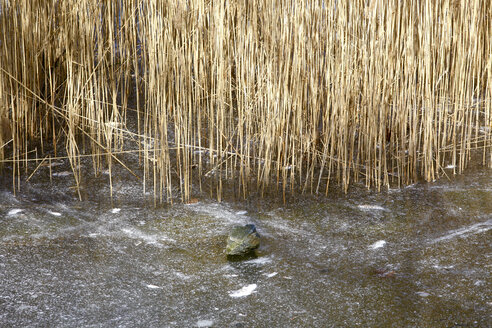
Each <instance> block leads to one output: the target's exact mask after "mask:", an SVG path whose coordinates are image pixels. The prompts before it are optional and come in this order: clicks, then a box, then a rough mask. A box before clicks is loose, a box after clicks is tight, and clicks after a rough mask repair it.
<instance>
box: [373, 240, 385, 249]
mask: <svg viewBox="0 0 492 328" xmlns="http://www.w3.org/2000/svg"><path fill="white" fill-rule="evenodd" d="M384 245H386V241H385V240H378V241H377V242H375V243H374V244H372V245H371V246H369V248H370V249H378V248H381V247H384Z"/></svg>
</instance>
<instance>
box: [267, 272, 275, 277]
mask: <svg viewBox="0 0 492 328" xmlns="http://www.w3.org/2000/svg"><path fill="white" fill-rule="evenodd" d="M277 274H278V272H272V273H267V274H266V276H267V277H268V278H272V277H275V276H276V275H277Z"/></svg>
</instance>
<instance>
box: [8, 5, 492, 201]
mask: <svg viewBox="0 0 492 328" xmlns="http://www.w3.org/2000/svg"><path fill="white" fill-rule="evenodd" d="M103 3H104V5H102V4H101V2H100V1H96V0H82V1H34V0H30V1H29V0H9V1H6V0H4V1H1V14H0V42H1V45H2V46H1V48H0V52H1V53H0V92H1V93H0V123H1V124H0V128H1V133H0V147H1V148H0V162H1V163H4V164H5V163H7V165H9V167H11V171H10V172H12V181H13V184H14V186H17V185H18V183H19V181H20V180H19V179H20V178H21V176H22V173H23V172H22V170H24V169H25V170H27V167H28V166H27V165H26V164H27V161H28V160H31V159H33V157H34V159H36V160H40V159H42V158H44V157H45V156H48V155H44V154H45V153H47V152H48V150H49V151H50V153H49V154H50V155H49V158H52V157H54V156H57V154H59V153H60V154H63V156H66V158H67V159H68V160H69V162H70V164H71V166H72V169H73V171H74V173H75V174H74V176H75V182H76V184H77V185H78V184H79V183H80V180H79V178H80V171H79V170H80V165H79V164H80V163H79V162H80V158H81V155H83V154H90V155H92V158H93V162H94V168H95V171H98V170H100V169H101V167H103V166H108V167H109V170H110V173H111V168H112V167H113V165H114V164H117V165H125V163H124V162H123V161H122V159H121V158H120V156H119V155H120V153H121V152H128V151H133V152H135V153H138V154H140V155H141V165H142V166H143V173H142V174H141V175H142V176H141V178H142V179H141V181H143V184H144V189H148V188H151V189H153V191H154V194H155V195H156V197H157V198H158V199H160V200H161V201H166V200H167V201H169V200H171V199H172V197H173V190H174V189H176V188H179V191H180V195H181V196H180V197H181V198H182V199H183V200H186V199H188V198H189V197H190V196H191V190H192V189H191V187H192V184H193V182H195V183H196V181H201V180H202V179H205V178H206V179H207V183H208V184H209V185H211V186H213V188H214V193H216V196H217V197H218V198H219V199H220V197H221V194H222V187H223V182H224V181H236V182H237V186H238V188H239V191H240V192H241V193H242V194H243V195H247V194H248V192H249V191H250V190H256V189H260V190H265V189H266V188H268V187H269V186H271V185H273V186H274V187H275V188H277V189H278V190H279V191H281V192H283V193H284V194H285V192H286V191H289V190H292V191H297V190H298V191H302V192H320V191H323V192H328V191H329V187H330V182H338V183H339V184H340V185H341V186H342V187H343V188H344V189H345V190H347V188H348V187H349V185H350V184H351V182H353V181H357V180H360V179H363V181H364V182H365V184H366V186H367V187H368V188H375V189H377V190H380V189H381V188H383V187H388V186H390V185H398V186H401V185H405V184H410V183H412V182H414V181H416V180H417V179H419V178H420V177H423V178H424V179H425V180H428V181H432V180H435V179H437V178H438V177H439V176H441V175H443V174H444V167H446V166H448V165H453V167H454V169H453V171H454V172H453V173H460V172H462V171H463V169H465V168H466V166H467V164H468V163H469V160H470V158H471V154H472V152H477V151H479V152H482V154H483V163H484V164H487V165H492V152H491V149H492V131H491V130H492V115H491V114H492V42H491V40H492V4H491V3H490V2H489V1H482V0H471V1H456V0H420V1H417V0H415V1H412V0H404V1H400V0H391V1H380V0H356V1H340V0H324V1H272V0H250V1H204V0H191V1H184V0H176V1H153V0H150V1H137V0H121V1H110V2H103ZM135 88H136V89H137V90H138V92H134V89H135ZM132 94H133V96H134V97H137V101H136V104H137V106H136V108H129V107H128V97H129V96H130V95H132ZM139 104H143V105H142V106H139ZM129 114H131V115H129ZM128 117H133V120H134V121H136V128H135V129H133V130H132V129H128V128H126V126H127V123H129V122H128ZM34 141H36V153H35V154H36V155H33V153H32V152H31V151H32V149H33V147H34V146H33V142H34ZM60 148H61V149H60ZM128 169H129V170H131V168H128ZM26 173H29V172H26ZM31 173H32V172H31ZM28 175H29V174H28ZM110 176H111V174H110Z"/></svg>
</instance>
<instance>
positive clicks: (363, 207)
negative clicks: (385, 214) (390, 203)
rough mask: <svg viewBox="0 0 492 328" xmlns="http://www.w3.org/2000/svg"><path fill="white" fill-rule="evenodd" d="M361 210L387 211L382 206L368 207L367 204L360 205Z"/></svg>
mask: <svg viewBox="0 0 492 328" xmlns="http://www.w3.org/2000/svg"><path fill="white" fill-rule="evenodd" d="M358 207H359V209H361V210H363V211H386V209H385V208H384V207H382V206H379V205H367V204H362V205H358Z"/></svg>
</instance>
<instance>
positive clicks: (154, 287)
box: [147, 285, 161, 289]
mask: <svg viewBox="0 0 492 328" xmlns="http://www.w3.org/2000/svg"><path fill="white" fill-rule="evenodd" d="M147 288H150V289H159V288H161V287H159V286H156V285H147Z"/></svg>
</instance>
